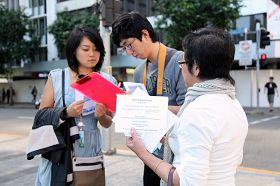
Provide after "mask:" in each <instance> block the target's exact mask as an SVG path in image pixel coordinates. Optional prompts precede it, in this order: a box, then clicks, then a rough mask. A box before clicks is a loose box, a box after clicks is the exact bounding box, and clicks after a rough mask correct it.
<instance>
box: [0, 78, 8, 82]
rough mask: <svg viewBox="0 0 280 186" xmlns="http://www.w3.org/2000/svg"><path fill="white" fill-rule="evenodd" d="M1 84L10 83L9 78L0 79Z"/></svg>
mask: <svg viewBox="0 0 280 186" xmlns="http://www.w3.org/2000/svg"><path fill="white" fill-rule="evenodd" d="M0 83H8V79H7V78H0Z"/></svg>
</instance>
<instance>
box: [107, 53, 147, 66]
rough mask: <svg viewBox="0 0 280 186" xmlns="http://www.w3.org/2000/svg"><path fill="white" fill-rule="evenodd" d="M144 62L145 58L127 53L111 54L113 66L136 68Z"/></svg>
mask: <svg viewBox="0 0 280 186" xmlns="http://www.w3.org/2000/svg"><path fill="white" fill-rule="evenodd" d="M144 62H145V60H142V59H137V58H135V57H132V56H127V55H118V56H111V66H112V68H136V67H137V66H138V65H140V64H142V63H144Z"/></svg>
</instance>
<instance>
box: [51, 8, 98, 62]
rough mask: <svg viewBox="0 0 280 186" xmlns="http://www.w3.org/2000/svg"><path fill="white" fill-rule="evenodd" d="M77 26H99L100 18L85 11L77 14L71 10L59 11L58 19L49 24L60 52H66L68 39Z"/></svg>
mask: <svg viewBox="0 0 280 186" xmlns="http://www.w3.org/2000/svg"><path fill="white" fill-rule="evenodd" d="M77 26H89V27H93V28H98V26H99V19H98V18H97V17H96V15H94V14H92V13H88V12H85V11H82V12H79V13H77V14H76V15H75V16H73V15H72V14H71V13H70V12H69V11H64V12H61V13H59V14H58V15H57V19H56V21H55V22H54V23H53V24H52V25H51V26H49V33H51V34H53V35H54V38H55V44H56V46H57V48H58V51H59V53H60V54H63V53H64V50H65V44H66V40H67V38H68V37H69V35H70V32H71V31H72V30H73V28H75V27H77ZM60 57H61V56H60Z"/></svg>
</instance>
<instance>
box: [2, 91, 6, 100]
mask: <svg viewBox="0 0 280 186" xmlns="http://www.w3.org/2000/svg"><path fill="white" fill-rule="evenodd" d="M5 100H6V90H5V88H2V103H5Z"/></svg>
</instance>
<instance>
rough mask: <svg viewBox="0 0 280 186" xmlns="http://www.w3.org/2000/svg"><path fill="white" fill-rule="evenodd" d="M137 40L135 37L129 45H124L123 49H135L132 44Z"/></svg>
mask: <svg viewBox="0 0 280 186" xmlns="http://www.w3.org/2000/svg"><path fill="white" fill-rule="evenodd" d="M135 40H136V38H134V40H133V41H131V42H130V43H129V44H128V45H124V46H123V47H122V50H123V51H124V52H125V51H126V50H132V49H133V47H132V44H133V42H134V41H135Z"/></svg>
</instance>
